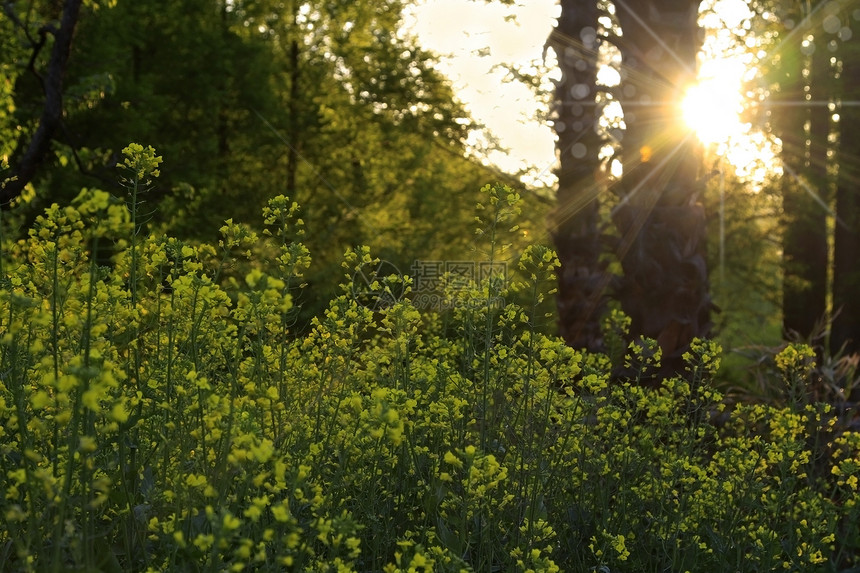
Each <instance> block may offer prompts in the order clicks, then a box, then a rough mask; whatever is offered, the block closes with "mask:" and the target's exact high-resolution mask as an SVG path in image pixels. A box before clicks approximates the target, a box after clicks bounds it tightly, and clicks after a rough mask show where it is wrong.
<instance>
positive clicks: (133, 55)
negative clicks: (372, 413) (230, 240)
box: [0, 0, 546, 310]
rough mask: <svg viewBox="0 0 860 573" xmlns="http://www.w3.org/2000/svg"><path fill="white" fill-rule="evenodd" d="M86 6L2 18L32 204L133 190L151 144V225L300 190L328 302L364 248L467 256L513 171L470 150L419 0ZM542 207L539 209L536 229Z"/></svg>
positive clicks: (214, 214)
mask: <svg viewBox="0 0 860 573" xmlns="http://www.w3.org/2000/svg"><path fill="white" fill-rule="evenodd" d="M73 4H75V2H74V1H73V0H66V1H65V2H56V1H48V0H44V1H43V0H33V1H32V2H17V3H12V2H6V3H4V16H3V17H0V46H2V52H0V70H2V73H3V81H2V82H0V135H2V137H0V142H2V146H3V147H2V149H0V151H2V153H3V155H5V156H8V158H9V163H10V164H11V171H12V174H13V175H16V176H18V181H17V183H16V184H17V185H18V187H17V188H15V185H16V184H13V185H11V186H10V187H9V188H7V190H6V197H5V198H4V202H5V203H7V204H8V203H9V201H10V200H11V199H14V198H15V195H19V194H20V197H19V199H18V202H19V203H20V205H18V207H17V208H16V211H15V213H16V215H18V214H20V215H19V218H23V219H24V220H27V219H32V218H33V217H34V216H35V214H37V213H38V212H40V211H41V209H43V208H44V207H45V206H46V205H48V204H50V203H51V202H54V201H59V202H61V203H62V202H64V201H68V200H70V199H71V198H72V197H73V196H74V194H76V193H77V190H78V189H80V187H84V186H89V187H93V186H95V187H101V188H105V189H113V190H116V191H117V192H119V190H118V189H117V184H116V177H117V173H116V169H115V165H116V162H117V159H118V154H119V150H121V149H122V148H123V147H124V146H125V145H127V144H128V142H130V141H136V142H141V143H143V144H145V145H152V146H153V147H155V148H156V149H157V150H158V152H159V154H161V155H162V156H163V157H164V158H165V162H164V165H163V168H162V178H161V179H160V180H159V184H158V187H157V188H155V189H153V190H152V191H151V193H150V194H149V195H148V196H147V197H145V201H146V204H145V205H144V207H143V211H144V212H148V213H150V215H149V217H150V221H149V225H150V228H151V229H163V230H167V229H169V230H170V231H171V232H172V233H175V234H178V235H179V236H182V237H186V238H195V237H196V238H207V239H208V238H211V235H214V233H215V232H216V231H217V229H218V228H219V227H220V226H221V224H222V223H223V221H224V220H225V219H228V218H231V219H233V220H234V221H236V222H244V223H249V224H252V225H255V226H258V223H259V219H260V210H261V208H262V206H263V205H264V204H265V202H266V200H267V199H268V198H270V197H273V196H275V195H277V194H282V193H283V194H286V195H288V196H289V197H290V198H291V199H293V200H295V201H297V202H299V203H300V205H301V213H300V215H301V217H302V219H303V220H304V223H305V225H304V226H305V229H306V230H307V235H306V236H305V237H304V239H303V241H304V242H305V243H306V244H307V245H308V247H309V248H310V250H311V253H312V255H313V257H314V259H315V264H314V267H312V271H311V272H310V273H309V275H308V280H309V282H310V283H312V284H318V285H320V288H321V291H320V293H319V294H320V301H324V300H326V297H327V296H328V295H329V294H330V293H331V289H333V288H334V285H336V284H337V281H338V279H339V277H340V270H339V267H337V264H338V263H339V260H340V256H341V254H342V253H343V250H344V249H345V248H346V247H348V246H350V245H356V244H367V245H369V246H371V247H372V248H373V250H374V253H375V254H376V255H378V256H380V257H382V258H383V259H386V260H388V261H390V262H392V263H394V264H395V265H397V267H398V268H399V269H400V270H401V271H403V272H404V273H407V272H408V269H409V267H410V264H411V262H412V261H413V260H414V259H425V260H426V259H443V258H446V257H447V258H456V259H462V258H463V257H464V252H467V250H468V247H469V246H470V244H471V238H470V233H471V230H472V227H473V224H472V217H473V213H474V205H475V203H476V201H477V199H478V196H479V189H480V188H481V187H482V186H483V185H484V184H485V183H487V182H489V181H496V180H498V181H502V182H507V183H515V180H514V178H512V177H510V176H507V175H504V174H503V173H501V172H499V171H498V170H496V169H494V168H491V167H487V166H484V165H483V164H482V163H481V162H480V161H479V160H477V159H476V158H474V157H472V156H470V154H469V148H468V145H467V143H466V138H467V136H468V134H469V131H470V129H472V128H473V127H475V125H474V123H473V122H472V120H471V119H470V118H469V116H468V114H467V112H466V110H465V109H464V107H463V105H462V104H461V103H460V102H459V101H457V99H456V97H455V96H454V94H453V92H452V88H451V86H450V82H449V81H448V80H447V79H446V78H445V77H443V76H442V75H441V74H440V73H438V72H437V71H436V70H435V69H434V65H435V63H436V60H435V57H434V56H433V55H431V54H430V53H428V52H426V51H424V50H423V49H421V47H420V46H419V45H418V44H417V41H416V39H415V38H414V37H412V36H410V35H409V34H407V33H406V32H404V25H403V21H402V20H403V9H404V7H405V5H406V3H405V2H399V1H394V2H392V1H390V0H360V1H347V0H319V1H309V2H305V1H299V0H295V1H286V2H284V1H241V0H184V1H182V2H175V3H164V2H155V1H152V0H141V1H136V2H111V1H103V2H84V3H83V5H82V6H80V12H79V14H78V15H77V18H76V19H75V20H74V21H71V20H70V21H68V22H67V21H66V20H64V19H63V18H64V14H67V13H68V11H69V10H70V7H72V5H73ZM78 4H79V2H78ZM64 26H65V27H66V28H65V29H64ZM64 33H65V36H64V35H63V34H64ZM72 34H73V35H74V41H73V42H70V50H69V52H68V53H67V54H65V58H64V61H62V62H61V63H59V64H56V63H55V62H54V61H53V58H54V52H55V51H56V46H57V45H58V44H59V42H60V41H61V39H62V38H63V37H69V38H71V35H72ZM53 76H56V77H55V78H54V79H55V80H56V81H57V82H60V83H59V84H58V85H59V86H60V88H59V91H58V92H57V93H56V94H53V95H52V93H51V92H50V90H49V89H48V88H49V85H48V84H49V83H50V82H49V81H47V80H49V79H51V78H52V77H53ZM52 98H53V100H52ZM57 103H59V105H61V113H60V114H59V115H56V117H55V118H54V120H53V123H52V125H50V126H49V127H51V129H50V130H49V131H48V132H47V134H45V133H43V132H44V129H45V127H44V126H45V124H46V122H45V120H44V113H45V111H44V110H45V109H47V108H48V107H50V106H53V105H56V104H57ZM40 130H42V131H40ZM40 134H41V135H40ZM45 135H47V137H45ZM37 140H38V141H39V142H40V143H39V145H40V148H41V149H42V153H41V155H40V156H39V157H38V158H37V159H36V161H32V160H30V161H29V164H30V165H33V167H34V168H33V169H32V170H28V169H29V168H28V169H24V167H26V166H25V165H24V164H25V163H26V162H27V149H28V147H29V146H30V145H31V142H33V141H37ZM28 183H29V184H30V185H29V186H27V187H25V185H26V184H28ZM541 205H542V203H540V202H538V203H536V204H535V206H534V208H533V209H529V211H530V213H531V220H532V221H534V222H536V224H538V225H539V224H542V218H543V213H545V211H546V209H544V208H543V207H542V206H541ZM528 227H529V225H528V224H525V225H524V226H523V228H524V229H526V230H527V229H528ZM323 284H325V285H326V286H325V287H324V288H323V287H322V286H321V285H323ZM323 291H324V292H323ZM306 302H307V303H308V305H309V307H314V304H315V303H314V302H311V301H306ZM310 310H313V308H311V309H310Z"/></svg>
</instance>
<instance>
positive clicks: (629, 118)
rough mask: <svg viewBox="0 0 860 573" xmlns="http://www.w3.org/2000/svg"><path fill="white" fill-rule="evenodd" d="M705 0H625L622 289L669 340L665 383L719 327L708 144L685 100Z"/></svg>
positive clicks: (617, 216) (620, 8)
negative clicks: (698, 341)
mask: <svg viewBox="0 0 860 573" xmlns="http://www.w3.org/2000/svg"><path fill="white" fill-rule="evenodd" d="M699 3H700V0H636V1H635V2H634V0H616V1H615V5H616V12H617V16H618V21H619V24H620V25H621V30H622V37H621V38H620V39H619V42H620V48H621V54H622V75H621V86H620V90H619V97H620V101H621V105H622V108H623V110H624V123H625V125H626V131H625V133H624V140H623V148H624V150H623V166H624V173H623V176H622V178H621V181H620V182H619V184H618V185H617V187H616V192H617V193H618V194H619V195H620V197H621V198H622V200H621V202H620V203H619V206H618V207H616V209H615V212H614V214H613V217H614V220H615V223H616V226H617V228H618V231H619V233H620V235H621V243H620V246H619V251H620V255H621V263H622V268H623V271H624V277H623V280H622V284H621V288H620V290H619V298H620V301H621V305H622V308H623V309H624V311H625V312H626V313H627V314H628V315H629V316H630V318H631V320H632V324H631V334H633V335H634V336H642V337H648V338H653V339H656V340H657V342H658V343H659V345H660V347H661V349H662V352H663V361H662V368H661V371H660V372H657V373H655V374H656V375H655V377H654V378H653V379H652V382H655V383H656V382H659V380H660V378H661V377H663V376H666V375H670V374H674V373H676V372H681V371H682V369H683V360H682V355H683V354H684V352H686V351H687V350H688V349H689V344H690V342H691V341H692V339H693V338H695V337H705V336H708V335H709V333H710V327H711V322H710V312H711V310H712V307H713V305H712V302H711V298H710V295H709V286H708V270H707V264H706V258H705V249H706V235H705V233H706V229H705V211H704V208H703V207H702V204H701V203H700V202H699V195H700V193H701V192H702V190H703V184H702V183H701V182H700V180H699V168H700V164H701V154H700V144H699V143H698V141H697V140H696V138H695V135H694V134H693V133H692V132H691V131H690V129H689V128H687V127H686V126H685V125H684V122H683V119H682V117H681V111H680V106H679V105H678V104H679V102H680V101H681V99H682V97H683V94H684V91H685V89H686V88H687V87H688V86H689V85H690V84H692V83H693V82H694V81H695V77H696V57H697V54H698V51H699V48H700V45H701V38H700V35H699V27H698V23H697V18H698V9H699Z"/></svg>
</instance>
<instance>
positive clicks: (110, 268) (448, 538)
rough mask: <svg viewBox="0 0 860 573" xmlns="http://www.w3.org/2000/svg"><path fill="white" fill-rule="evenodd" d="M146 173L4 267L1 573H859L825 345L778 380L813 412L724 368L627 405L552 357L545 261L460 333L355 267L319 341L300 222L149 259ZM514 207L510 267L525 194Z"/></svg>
mask: <svg viewBox="0 0 860 573" xmlns="http://www.w3.org/2000/svg"><path fill="white" fill-rule="evenodd" d="M125 153H126V163H125V167H126V177H125V178H124V182H125V184H126V186H127V187H128V188H129V191H130V194H129V196H130V197H131V198H132V199H131V200H130V202H129V204H126V203H125V202H123V201H120V200H118V199H114V198H112V197H110V196H109V195H108V194H107V193H104V192H101V191H96V190H85V191H83V192H82V193H81V194H80V195H79V196H78V198H77V199H76V200H75V201H74V202H73V204H71V205H69V206H62V207H61V206H57V205H55V206H52V207H51V208H49V209H47V210H46V212H45V213H44V215H43V216H41V217H40V218H39V219H38V220H37V221H36V223H35V225H34V226H33V228H32V229H31V230H30V232H29V236H28V238H27V239H25V240H22V241H18V242H16V243H11V242H9V241H5V242H4V243H3V257H2V268H0V281H2V284H0V287H2V288H0V468H2V471H0V496H2V498H0V571H88V572H90V571H385V572H393V571H481V572H484V571H572V572H578V571H595V572H615V571H654V572H657V571H716V572H719V571H733V572H734V571H773V570H786V571H842V570H852V569H851V568H852V567H857V566H858V548H860V537H858V522H860V516H858V505H857V502H858V474H860V458H858V450H860V438H858V436H857V434H853V433H843V432H841V431H840V428H839V424H838V423H837V422H836V418H835V416H834V414H833V413H832V412H831V411H830V408H829V407H828V406H827V405H823V404H815V403H813V402H811V401H810V400H808V399H807V398H806V396H805V394H804V391H803V385H804V380H805V376H806V375H807V373H808V371H809V369H810V367H811V357H810V354H809V351H808V349H807V348H806V347H803V346H789V347H788V348H787V349H786V350H784V351H783V352H782V353H781V354H780V355H779V356H777V365H778V366H779V368H780V370H781V372H782V378H783V380H782V381H781V382H779V381H776V382H775V383H781V384H784V385H785V388H786V393H787V395H788V396H789V400H788V401H787V405H786V406H784V407H776V406H771V405H763V404H749V405H737V406H734V407H733V408H732V409H731V410H730V411H728V410H726V409H725V408H724V407H723V405H722V404H723V400H722V397H721V396H720V394H719V393H718V392H717V391H715V390H714V389H713V388H712V384H711V381H712V378H713V377H714V375H715V373H716V371H717V369H718V368H719V360H720V358H719V356H720V350H719V348H718V347H717V345H716V344H714V343H712V342H708V341H696V342H695V343H694V345H693V347H692V349H691V352H690V353H689V354H688V356H687V363H688V371H687V373H686V376H684V377H677V378H674V379H669V380H665V381H664V383H663V384H662V386H661V387H660V388H658V389H648V388H644V387H641V386H639V385H637V384H636V380H635V379H634V380H629V381H610V372H611V371H612V366H613V365H612V364H610V360H609V358H607V357H605V356H602V355H586V354H582V353H579V352H576V351H574V350H572V349H570V348H568V347H566V346H565V345H564V344H563V343H562V341H561V340H559V339H557V338H553V337H548V336H546V335H544V334H541V331H542V326H543V324H542V323H543V321H546V320H551V318H547V317H546V316H544V314H543V312H542V311H541V310H540V309H541V308H543V303H544V297H546V296H548V295H549V294H550V292H551V289H552V286H553V284H554V282H555V274H554V271H555V267H556V266H557V265H558V262H557V259H556V257H555V255H554V253H553V252H552V251H551V250H550V249H548V248H546V247H543V246H534V247H531V248H529V249H527V250H526V251H525V252H523V253H521V254H520V255H519V256H518V258H517V259H516V260H510V261H509V266H510V268H511V269H513V270H515V272H511V273H509V274H510V277H509V278H510V280H503V279H504V277H499V276H490V277H488V278H487V280H485V281H482V282H480V283H478V284H475V283H469V284H464V283H462V282H458V281H454V280H451V281H450V282H449V284H448V287H447V288H446V289H445V291H444V292H445V303H446V304H445V306H444V308H443V309H441V310H436V311H426V310H419V309H418V308H416V305H415V304H414V303H413V302H412V300H411V298H410V296H409V285H410V281H409V279H405V278H402V277H398V276H393V275H392V276H378V275H376V274H374V272H373V271H374V269H376V270H379V269H382V268H383V266H380V265H379V264H378V262H377V261H376V260H375V259H374V258H373V255H372V254H371V253H370V252H368V250H367V249H364V248H356V249H353V250H349V251H348V252H347V253H346V254H345V257H344V276H345V280H344V284H343V285H342V286H343V294H342V295H340V296H338V297H336V298H334V299H333V300H332V301H331V303H330V305H329V307H328V310H327V311H326V312H325V314H324V315H323V316H320V317H319V318H318V319H315V321H314V323H313V325H312V328H311V329H310V330H309V332H308V334H306V335H303V336H300V337H298V336H294V335H293V334H291V325H292V323H293V321H294V320H295V310H296V307H295V306H294V300H297V299H298V298H299V297H300V296H301V292H302V289H304V288H308V287H306V286H304V285H303V273H304V272H305V270H306V269H307V268H308V265H310V254H309V253H308V252H307V250H306V249H304V247H302V245H301V242H300V237H301V232H302V223H301V221H300V220H298V219H297V218H296V212H297V206H296V205H295V204H293V203H291V202H290V201H289V200H288V199H286V198H284V197H277V198H274V199H272V200H271V201H270V203H269V206H268V207H267V208H266V210H265V212H264V213H263V220H264V225H265V232H264V233H262V234H261V235H260V236H258V235H257V234H256V233H255V232H253V231H252V230H250V229H248V228H246V227H243V226H240V225H235V224H233V223H232V222H230V221H228V222H227V223H226V224H225V225H224V227H223V228H222V229H221V232H222V237H223V238H222V240H221V241H220V242H219V244H217V245H207V244H188V243H183V242H180V241H178V240H175V239H172V238H170V237H165V236H155V235H147V233H146V232H145V230H144V229H145V227H144V225H143V224H142V223H141V221H140V217H139V216H138V214H137V207H138V205H139V197H138V195H139V193H141V192H143V191H145V189H146V187H147V186H148V185H149V184H150V180H151V179H152V177H154V176H156V175H157V166H158V159H159V158H157V157H155V156H154V153H152V150H151V149H143V148H141V147H140V146H130V147H129V148H128V149H127V150H126V152H125ZM485 197H486V200H485V202H484V205H483V208H482V209H481V210H480V211H479V217H478V223H479V226H480V233H479V234H480V238H481V239H482V240H484V241H485V245H486V248H485V250H484V255H485V256H486V257H487V259H488V260H489V261H493V260H501V258H502V257H509V256H510V254H509V253H507V252H506V250H505V244H504V240H503V236H504V234H505V232H507V230H508V228H509V227H510V225H512V224H513V222H514V221H512V220H511V219H512V218H514V217H515V215H516V209H517V207H516V205H517V200H518V197H517V196H516V194H515V193H513V192H512V191H511V190H510V189H508V188H506V187H503V186H494V187H487V188H486V189H485ZM105 253H108V254H109V256H105ZM505 260H508V259H505ZM514 267H515V268H514ZM356 277H361V279H362V282H361V285H360V286H361V287H362V288H357V286H359V285H357V284H356V280H355V279H356ZM357 294H361V296H357ZM512 301H520V302H517V303H514V302H512ZM521 301H528V302H525V303H523V302H521ZM613 321H614V322H613V324H615V325H616V328H617V325H618V324H621V325H622V326H623V320H620V319H619V317H617V316H615V317H613ZM623 359H624V360H627V361H629V362H630V363H631V365H638V366H640V368H641V369H645V368H648V367H650V366H651V365H652V363H653V362H654V361H656V360H659V351H657V350H655V346H654V345H653V343H651V342H648V341H645V342H643V343H640V344H639V345H631V346H630V347H628V350H627V353H626V357H624V358H623ZM854 570H856V569H854Z"/></svg>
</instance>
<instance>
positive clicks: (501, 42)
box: [413, 0, 761, 184]
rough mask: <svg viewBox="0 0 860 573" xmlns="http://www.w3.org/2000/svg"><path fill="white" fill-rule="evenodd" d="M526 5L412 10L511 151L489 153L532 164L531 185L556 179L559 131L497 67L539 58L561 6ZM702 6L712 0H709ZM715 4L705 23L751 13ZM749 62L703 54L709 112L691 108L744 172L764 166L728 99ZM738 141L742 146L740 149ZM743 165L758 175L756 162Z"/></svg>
mask: <svg viewBox="0 0 860 573" xmlns="http://www.w3.org/2000/svg"><path fill="white" fill-rule="evenodd" d="M523 4H526V6H502V5H500V4H498V3H489V4H488V3H485V2H483V1H481V0H423V1H420V2H419V6H418V7H417V8H416V9H415V10H414V15H415V19H414V24H413V26H414V28H413V30H414V32H415V33H417V35H418V37H419V40H420V41H421V43H422V45H423V46H424V47H425V48H428V49H430V50H432V51H434V52H436V53H438V54H440V55H442V56H443V60H442V62H441V64H440V69H441V71H442V72H443V73H445V74H446V75H447V76H448V77H449V78H451V80H452V82H453V83H454V87H455V90H456V93H457V95H458V97H459V98H460V99H461V100H462V101H464V102H465V103H466V104H467V107H468V109H469V111H470V112H471V114H472V117H473V118H475V119H476V120H477V121H479V122H482V123H483V124H485V125H486V126H487V128H488V129H489V130H490V131H491V132H492V134H493V135H494V136H495V137H496V138H498V140H499V142H500V144H501V145H502V146H503V147H506V148H509V150H510V151H509V152H508V153H506V154H505V153H501V152H490V153H489V155H488V156H487V159H488V160H489V161H491V162H493V163H495V164H497V165H499V166H500V167H502V168H503V169H506V170H509V171H515V170H517V169H520V168H526V169H528V170H529V173H530V176H529V177H526V178H525V182H526V183H534V182H535V181H536V180H540V181H542V182H543V184H552V181H553V179H554V178H553V177H552V176H551V171H552V168H553V166H554V162H555V152H554V143H553V142H554V135H553V132H552V130H551V129H550V127H549V126H548V125H547V124H546V123H544V122H540V121H537V120H536V119H535V118H536V116H537V114H539V113H541V112H542V111H543V110H542V109H541V106H540V104H539V103H538V101H537V99H536V97H535V95H534V93H533V92H532V91H531V90H530V89H529V88H527V87H525V86H524V85H522V84H518V83H508V84H505V83H503V81H502V79H503V77H504V76H505V72H504V70H493V67H494V66H495V65H497V64H499V63H502V62H504V63H515V64H521V65H525V64H528V63H529V62H531V61H533V60H535V59H536V58H540V57H541V54H542V52H543V46H544V43H545V42H546V38H547V36H548V35H549V32H550V31H551V30H552V27H553V25H554V24H555V17H556V16H557V15H558V12H559V7H558V6H557V1H556V0H528V1H527V2H523ZM705 4H711V2H708V0H706V1H705ZM715 8H716V11H717V14H710V15H708V16H705V17H704V18H703V24H704V25H706V26H708V27H712V28H714V27H719V26H726V27H734V26H737V25H738V24H739V23H740V21H741V20H742V19H743V18H744V17H747V16H748V15H749V11H748V8H747V6H746V3H745V2H744V1H743V0H716V2H715ZM719 36H723V37H722V38H720V37H719ZM730 36H731V34H730V33H728V30H726V31H725V33H724V34H715V35H713V36H711V37H710V39H709V42H708V43H706V49H707V48H709V49H710V50H711V51H712V52H713V51H716V52H717V53H720V50H725V46H721V45H720V44H721V43H722V42H721V41H720V40H726V41H727V40H728V38H729V37H730ZM745 63H748V61H747V62H741V61H739V60H738V55H737V54H735V56H733V57H728V58H727V57H723V58H719V57H717V58H715V57H714V56H711V57H707V58H704V61H703V62H702V65H701V66H700V77H701V79H702V81H703V82H705V84H704V85H703V87H702V89H700V90H699V92H698V93H699V94H700V96H699V97H700V98H702V99H703V101H700V102H698V106H699V107H700V108H706V109H707V110H708V111H707V113H702V112H701V111H698V112H697V111H696V102H693V109H692V115H695V116H698V117H700V118H706V119H708V118H710V119H711V125H710V126H708V125H705V126H702V125H697V126H696V125H694V127H696V128H697V131H698V132H699V134H700V136H702V137H703V139H705V141H706V142H707V143H712V144H715V145H717V146H718V149H719V150H720V153H721V154H725V156H726V157H728V159H729V161H730V162H731V163H732V164H734V165H735V166H737V167H739V171H740V172H743V171H744V170H745V169H744V166H743V165H740V164H742V163H745V162H748V161H749V162H754V163H757V164H759V165H760V164H761V161H760V160H759V161H754V160H753V156H755V155H757V154H760V153H761V143H760V142H759V143H757V144H753V145H751V144H752V142H750V141H749V138H750V134H749V126H748V125H747V126H743V125H741V124H740V122H739V120H738V119H737V117H736V116H737V113H736V112H737V108H738V107H739V105H740V100H739V99H738V98H737V97H731V96H732V94H737V93H738V90H739V88H740V81H741V77H742V76H743V74H744V73H745V72H746V66H745ZM717 94H718V95H717ZM720 103H722V104H725V105H724V107H727V109H723V110H720V112H719V113H720V114H721V115H715V105H716V104H720ZM688 107H689V106H688ZM686 111H688V112H689V111H690V110H689V109H688V110H686ZM715 130H716V133H715V132H714V131H715ZM759 135H760V134H759ZM738 145H741V146H742V147H745V148H744V149H737V146H738ZM746 169H747V170H748V172H749V173H748V174H749V175H753V176H755V174H754V173H752V171H754V169H755V167H753V166H752V164H750V165H749V166H748V167H747V168H746Z"/></svg>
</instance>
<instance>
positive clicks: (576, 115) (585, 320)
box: [547, 0, 609, 351]
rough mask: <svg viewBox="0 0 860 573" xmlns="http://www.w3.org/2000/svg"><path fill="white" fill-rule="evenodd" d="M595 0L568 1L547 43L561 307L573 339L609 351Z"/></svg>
mask: <svg viewBox="0 0 860 573" xmlns="http://www.w3.org/2000/svg"><path fill="white" fill-rule="evenodd" d="M597 30H598V9H597V0H562V1H561V14H560V16H559V18H558V23H557V25H556V27H555V29H554V30H553V31H552V33H551V34H550V37H549V40H548V42H547V44H548V45H549V46H550V47H552V49H553V50H554V51H555V53H556V56H557V58H558V64H559V68H560V70H561V79H560V80H558V82H557V83H556V86H555V101H554V104H553V112H554V129H555V132H556V134H557V136H558V138H557V141H556V149H557V152H558V157H559V167H558V171H557V174H558V193H557V207H556V210H555V212H554V213H553V225H552V234H553V241H554V243H555V247H556V251H557V252H558V257H559V261H560V262H561V266H560V268H559V269H558V292H557V294H556V306H557V308H558V316H559V323H558V326H559V332H560V334H561V336H562V337H563V338H564V340H565V342H567V344H568V345H570V346H572V347H574V348H585V349H588V350H590V351H602V350H603V338H602V335H601V329H600V319H601V317H602V315H603V310H604V308H605V294H604V293H605V291H606V289H607V286H608V284H609V274H608V273H607V272H606V268H605V264H604V263H602V262H601V260H600V255H601V252H602V244H601V239H600V231H599V226H598V222H599V216H598V201H597V195H598V193H599V191H600V186H599V183H598V178H597V177H595V174H596V173H598V172H599V170H600V169H601V165H600V159H599V157H598V154H599V152H600V148H601V146H602V144H603V141H602V139H601V138H600V136H599V135H598V133H597V130H596V127H597V118H598V115H599V114H598V111H597V106H596V99H595V96H596V94H597V52H598V37H597Z"/></svg>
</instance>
